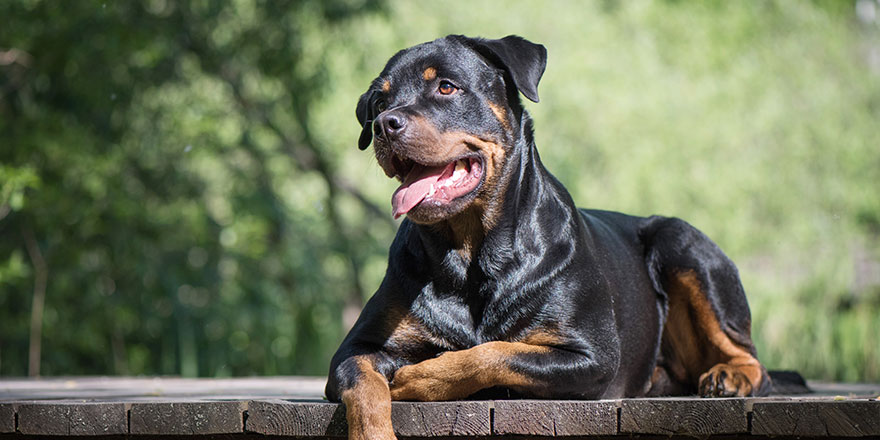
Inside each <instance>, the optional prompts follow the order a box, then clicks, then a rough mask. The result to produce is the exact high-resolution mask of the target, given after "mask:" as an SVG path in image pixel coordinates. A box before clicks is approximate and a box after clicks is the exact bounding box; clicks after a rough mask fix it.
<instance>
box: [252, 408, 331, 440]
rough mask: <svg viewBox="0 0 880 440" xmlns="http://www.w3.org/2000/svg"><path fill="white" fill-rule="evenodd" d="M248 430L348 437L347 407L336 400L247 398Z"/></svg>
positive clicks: (278, 433)
mask: <svg viewBox="0 0 880 440" xmlns="http://www.w3.org/2000/svg"><path fill="white" fill-rule="evenodd" d="M245 431H246V432H253V433H257V434H264V435H285V436H297V437H313V436H327V437H345V436H346V432H347V428H346V424H345V408H344V407H343V406H342V405H339V404H336V403H322V402H289V401H284V400H265V401H252V402H248V416H247V421H246V422H245Z"/></svg>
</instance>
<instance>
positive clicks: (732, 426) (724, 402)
mask: <svg viewBox="0 0 880 440" xmlns="http://www.w3.org/2000/svg"><path fill="white" fill-rule="evenodd" d="M748 432H749V424H748V413H747V411H746V399H741V398H719V399H701V398H677V399H674V398H668V399H626V400H622V401H621V404H620V433H621V434H660V435H674V434H682V435H689V436H697V437H704V436H708V435H719V434H745V433H748Z"/></svg>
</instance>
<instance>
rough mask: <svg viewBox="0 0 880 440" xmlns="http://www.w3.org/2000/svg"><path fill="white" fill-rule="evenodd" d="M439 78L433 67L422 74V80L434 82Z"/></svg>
mask: <svg viewBox="0 0 880 440" xmlns="http://www.w3.org/2000/svg"><path fill="white" fill-rule="evenodd" d="M435 78H437V69H435V68H433V67H428V68H427V69H425V71H424V72H422V79H423V80H425V81H432V80H434V79H435Z"/></svg>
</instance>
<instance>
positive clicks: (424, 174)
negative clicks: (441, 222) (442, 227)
mask: <svg viewBox="0 0 880 440" xmlns="http://www.w3.org/2000/svg"><path fill="white" fill-rule="evenodd" d="M394 168H395V169H396V170H397V171H398V175H399V176H402V179H403V184H401V185H400V187H399V188H397V191H394V195H393V196H392V197H391V206H392V208H393V213H394V218H398V217H400V216H401V215H404V214H406V213H407V212H409V211H410V210H412V209H413V208H415V207H416V206H417V205H419V204H420V203H429V202H430V203H433V204H437V205H444V204H447V203H449V202H451V201H453V200H455V199H456V198H458V197H461V196H463V195H466V194H469V193H470V192H471V191H473V190H474V189H475V188H476V187H477V186H478V185H479V184H480V178H481V177H482V176H483V164H482V162H481V161H480V159H479V158H478V157H463V158H460V159H457V160H454V161H452V162H449V163H447V164H445V165H439V166H428V165H422V164H419V163H417V162H414V161H411V160H407V159H403V160H401V159H399V158H396V157H395V158H394Z"/></svg>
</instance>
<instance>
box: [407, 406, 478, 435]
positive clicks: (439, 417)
mask: <svg viewBox="0 0 880 440" xmlns="http://www.w3.org/2000/svg"><path fill="white" fill-rule="evenodd" d="M490 412H491V410H490V402H485V401H458V402H431V403H415V402H392V404H391V423H392V425H393V426H394V432H396V433H397V435H399V436H403V437H459V436H468V437H473V436H485V435H489V434H491V432H492V431H491V430H492V426H491V422H492V420H491V417H490Z"/></svg>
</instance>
